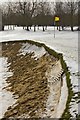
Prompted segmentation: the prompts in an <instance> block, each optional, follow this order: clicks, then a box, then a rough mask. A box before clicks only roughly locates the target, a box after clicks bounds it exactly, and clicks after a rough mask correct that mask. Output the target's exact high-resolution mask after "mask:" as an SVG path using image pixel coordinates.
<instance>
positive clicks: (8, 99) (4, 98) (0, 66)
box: [0, 57, 15, 118]
mask: <svg viewBox="0 0 80 120" xmlns="http://www.w3.org/2000/svg"><path fill="white" fill-rule="evenodd" d="M10 76H12V72H8V64H7V58H4V57H0V79H1V80H0V118H2V117H3V115H4V113H5V111H6V110H7V108H8V107H9V105H12V104H14V102H15V100H14V99H13V97H12V94H11V93H10V92H8V91H7V90H5V89H3V88H4V87H6V86H7V83H6V81H5V80H6V79H7V77H10Z"/></svg>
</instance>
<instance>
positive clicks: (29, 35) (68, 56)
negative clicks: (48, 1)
mask: <svg viewBox="0 0 80 120" xmlns="http://www.w3.org/2000/svg"><path fill="white" fill-rule="evenodd" d="M5 29H6V28H5ZM55 34H56V36H55V38H54V28H53V27H48V30H47V31H45V32H43V31H42V30H41V29H40V30H38V31H37V32H33V30H31V31H26V30H23V29H22V28H21V27H16V28H15V30H7V29H6V30H5V31H4V32H0V42H3V41H14V40H29V39H30V40H35V41H38V42H41V43H45V44H46V45H47V46H49V47H50V48H52V49H54V50H56V51H58V52H61V53H63V55H64V59H65V61H66V63H67V65H68V67H69V70H70V72H71V82H72V85H73V91H74V93H75V92H77V91H78V87H80V86H79V85H78V83H79V82H78V76H77V75H76V74H77V72H78V32H77V31H75V32H71V31H70V30H69V29H68V30H67V31H57V30H56V31H55ZM72 100H73V99H72ZM70 104H71V107H70V113H71V115H72V116H73V117H75V115H76V113H78V112H79V113H80V111H78V104H77V101H76V100H75V99H74V102H71V103H70Z"/></svg>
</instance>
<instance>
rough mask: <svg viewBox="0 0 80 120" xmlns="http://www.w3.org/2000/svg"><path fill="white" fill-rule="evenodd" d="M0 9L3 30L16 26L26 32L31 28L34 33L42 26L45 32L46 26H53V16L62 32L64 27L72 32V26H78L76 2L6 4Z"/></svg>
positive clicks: (79, 15) (78, 15)
mask: <svg viewBox="0 0 80 120" xmlns="http://www.w3.org/2000/svg"><path fill="white" fill-rule="evenodd" d="M1 9H2V24H3V30H4V26H5V25H13V26H14V25H17V26H23V29H24V28H25V27H26V30H28V31H29V30H30V29H31V27H32V26H34V31H36V26H38V27H39V26H42V27H43V31H45V29H46V28H47V26H53V25H54V18H55V16H58V17H60V21H59V22H56V25H57V26H58V27H59V28H60V26H61V27H62V30H64V27H65V26H70V27H71V30H72V31H73V30H74V29H73V27H74V26H80V24H79V22H78V18H79V17H80V14H79V9H78V2H68V1H67V2H62V1H59V2H33V1H28V2H26V1H23V2H20V1H19V2H7V3H5V4H4V5H2V6H1ZM58 27H57V28H58ZM79 28H80V27H79ZM79 28H78V29H79ZM13 29H14V28H13ZM59 30H60V29H59ZM79 30H80V29H79Z"/></svg>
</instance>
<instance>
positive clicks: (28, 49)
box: [19, 43, 46, 60]
mask: <svg viewBox="0 0 80 120" xmlns="http://www.w3.org/2000/svg"><path fill="white" fill-rule="evenodd" d="M32 52H33V53H34V55H33V56H32V57H33V58H35V60H37V59H38V58H40V57H42V56H43V55H44V54H45V53H46V51H45V49H44V48H43V47H37V46H35V45H31V44H28V43H23V45H22V47H21V49H20V50H19V53H20V54H22V55H25V54H26V53H32Z"/></svg>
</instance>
